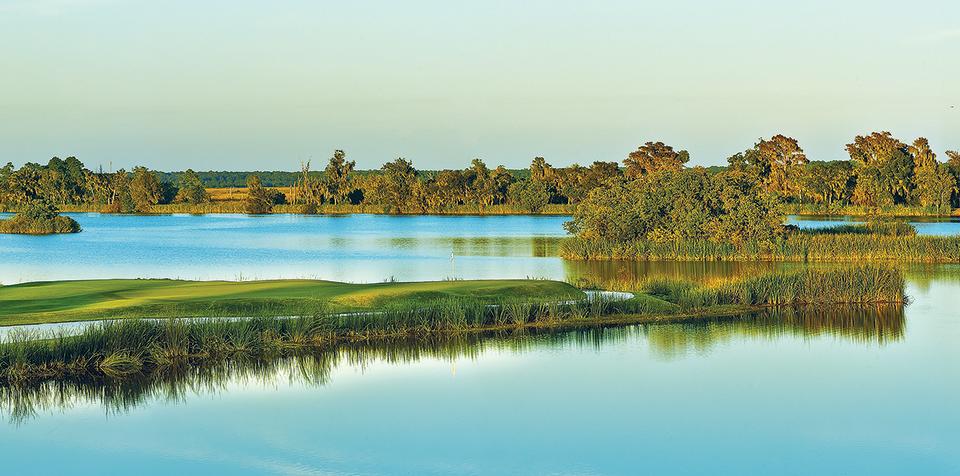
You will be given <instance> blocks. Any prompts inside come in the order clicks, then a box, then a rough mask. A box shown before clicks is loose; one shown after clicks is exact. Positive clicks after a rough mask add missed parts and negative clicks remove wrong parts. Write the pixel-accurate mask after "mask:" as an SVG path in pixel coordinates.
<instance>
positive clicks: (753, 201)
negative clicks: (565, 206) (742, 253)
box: [566, 167, 783, 244]
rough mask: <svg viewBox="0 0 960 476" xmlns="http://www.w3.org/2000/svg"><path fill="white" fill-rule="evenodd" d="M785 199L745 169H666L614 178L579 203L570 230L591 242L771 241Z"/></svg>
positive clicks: (779, 222)
mask: <svg viewBox="0 0 960 476" xmlns="http://www.w3.org/2000/svg"><path fill="white" fill-rule="evenodd" d="M782 220H783V214H782V211H781V210H780V206H779V202H778V201H777V200H776V199H775V198H773V197H772V196H771V195H770V194H767V193H763V192H762V190H760V189H759V187H758V185H757V183H756V181H755V180H753V176H752V175H750V174H748V173H745V172H742V171H730V172H726V173H720V174H711V173H709V172H708V171H706V170H705V169H703V168H699V167H698V168H694V169H684V170H680V171H672V170H664V171H660V172H657V173H653V174H647V175H645V176H642V177H641V178H638V179H635V180H623V179H614V180H609V181H607V182H606V184H605V186H603V187H598V188H595V189H593V190H592V191H591V192H590V194H589V195H588V197H587V199H586V200H585V201H584V202H583V203H581V204H580V206H578V207H577V210H576V212H575V213H574V216H573V220H572V221H571V222H568V223H567V224H566V227H567V229H568V231H570V232H572V233H576V234H577V235H578V236H580V237H581V238H585V239H589V240H605V241H615V242H624V241H632V240H636V239H646V240H651V241H656V242H678V241H682V240H698V239H702V240H712V241H717V242H728V243H735V244H742V243H745V242H769V241H770V240H771V239H772V238H773V237H774V236H776V235H777V234H778V233H779V232H780V230H781V225H780V224H781V223H782Z"/></svg>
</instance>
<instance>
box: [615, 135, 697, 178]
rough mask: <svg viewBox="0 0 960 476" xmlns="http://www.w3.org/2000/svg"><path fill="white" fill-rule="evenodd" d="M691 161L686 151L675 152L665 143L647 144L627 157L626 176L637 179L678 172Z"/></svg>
mask: <svg viewBox="0 0 960 476" xmlns="http://www.w3.org/2000/svg"><path fill="white" fill-rule="evenodd" d="M689 160H690V153H688V152H687V151H685V150H680V151H675V150H673V147H672V146H669V145H667V144H664V143H663V142H647V143H645V144H644V145H641V146H640V147H638V148H637V150H635V151H633V152H631V153H630V154H629V155H627V158H626V159H625V160H624V161H623V165H624V166H625V167H626V175H627V177H630V178H637V177H640V176H643V175H648V174H652V173H656V172H660V171H673V172H677V171H679V170H680V169H682V168H683V165H684V164H686V163H687V162H688V161H689Z"/></svg>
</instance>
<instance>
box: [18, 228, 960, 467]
mask: <svg viewBox="0 0 960 476" xmlns="http://www.w3.org/2000/svg"><path fill="white" fill-rule="evenodd" d="M75 217H76V218H77V219H78V220H79V221H80V222H81V224H82V225H83V226H84V228H85V231H84V232H83V233H81V234H79V235H71V236H56V237H22V236H2V235H0V267H2V268H0V280H2V281H3V282H4V283H13V282H19V281H30V280H36V279H65V278H96V277H108V276H109V277H182V278H189V279H214V278H221V279H240V278H243V279H252V278H272V277H318V278H324V279H337V280H347V281H382V280H384V279H388V278H389V277H391V276H393V277H394V278H396V279H398V280H410V279H442V278H446V277H463V278H474V277H490V278H507V277H526V276H531V277H545V278H554V279H570V280H575V279H577V278H578V277H581V276H585V275H589V276H593V277H612V276H636V275H649V274H658V275H663V276H672V277H688V278H691V279H696V280H699V281H711V280H717V279H724V278H727V277H730V276H736V275H747V274H752V273H757V272H761V271H764V270H766V269H769V268H771V267H789V266H799V265H796V264H768V263H571V262H565V261H563V260H560V259H558V258H555V257H552V256H551V255H552V253H553V252H554V251H555V249H556V248H555V247H556V242H557V239H558V238H560V237H562V236H563V229H562V223H563V222H564V221H565V220H566V218H564V217H523V216H508V217H419V216H417V217H387V216H371V215H354V216H343V217H303V216H289V215H276V216H266V217H246V216H220V215H208V216H161V217H153V216H147V217H123V216H108V215H97V214H89V215H88V214H80V215H75ZM801 224H803V223H801ZM805 226H806V225H805ZM809 226H814V225H813V224H809ZM936 226H937V230H936V233H960V224H958V223H956V222H941V223H938V224H937V225H936ZM942 227H946V228H942ZM944 230H946V231H944ZM921 231H923V229H921ZM451 255H453V259H451ZM904 270H905V274H906V279H907V293H908V294H909V295H910V296H911V298H912V302H911V304H909V305H908V306H906V307H905V308H892V309H891V308H882V309H881V308H867V309H863V308H858V309H852V310H849V309H848V310H843V309H836V310H834V309H806V310H802V311H792V312H787V311H784V312H778V313H772V314H771V313H764V314H758V315H755V316H750V317H749V318H746V319H716V320H711V321H706V322H696V323H677V324H659V325H642V326H626V327H619V328H608V329H594V330H584V331H568V332H554V333H546V332H544V333H531V334H527V335H524V336H512V337H504V336H486V337H484V338H477V337H470V338H462V339H454V340H451V341H449V342H437V343H429V344H427V343H421V344H414V343H411V344H409V345H406V346H396V347H391V348H383V347H357V348H345V349H341V350H340V351H338V352H332V353H324V354H316V355H305V356H300V357H297V358H289V359H284V360H283V361H276V362H242V363H238V364H235V365H230V366H224V367H212V368H199V369H195V370H194V371H191V372H183V373H174V374H171V375H168V376H165V377H164V378H163V379H158V380H151V381H141V382H128V383H124V384H116V383H111V382H85V383H71V382H62V383H60V384H58V385H48V386H44V387H41V388H32V389H22V390H16V391H15V390H13V389H10V388H0V416H2V417H3V419H4V422H0V448H2V450H0V454H2V455H3V459H4V461H3V463H2V464H3V469H4V472H5V473H7V474H56V473H65V474H171V473H181V474H197V473H201V474H263V473H268V474H307V475H312V474H450V473H459V474H544V473H553V474H731V475H734V474H736V475H739V474H853V475H860V474H863V475H883V474H924V475H940V474H944V475H946V474H960V458H958V453H957V448H958V447H960V431H958V428H960V408H958V406H957V402H958V401H960V350H958V349H960V346H958V345H957V342H960V319H958V318H960V315H958V312H957V310H956V305H955V303H956V296H958V295H960V266H958V265H938V266H925V265H917V266H907V267H904Z"/></svg>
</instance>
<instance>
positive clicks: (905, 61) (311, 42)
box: [0, 0, 960, 170]
mask: <svg viewBox="0 0 960 476" xmlns="http://www.w3.org/2000/svg"><path fill="white" fill-rule="evenodd" d="M873 130H889V131H891V132H893V133H894V134H895V135H896V136H898V137H900V138H901V139H903V140H912V139H913V138H915V137H918V136H924V137H927V138H928V139H929V140H930V142H931V144H932V146H933V147H934V149H935V150H936V151H938V152H939V153H940V156H941V157H943V154H942V152H943V150H945V149H960V2H958V1H957V0H916V1H912V2H904V1H902V0H900V1H883V0H872V1H867V0H844V1H838V0H830V1H826V0H811V1H805V2H797V1H789V2H786V1H775V0H767V1H753V0H727V1H723V2H716V1H692V0H672V1H669V2H666V1H602V0H600V1H597V0H595V1H580V2H573V1H540V0H525V1H523V2H517V1H499V0H485V1H475V2H474V1H466V0H465V1H449V0H447V1H418V0H408V1H403V2H396V1H355V2H343V1H338V2H324V1H284V0H276V1H243V0H232V1H218V0H209V1H202V2H198V1H182V0H165V1H162V2H157V1H139V0H126V1H122V0H0V162H2V163H5V162H7V161H11V162H13V163H15V164H17V165H19V164H22V163H24V162H28V161H31V162H46V160H48V159H49V158H50V157H52V156H60V157H66V156H70V155H74V156H77V157H78V158H80V159H81V160H82V161H84V162H85V163H86V164H87V166H89V167H91V168H94V167H96V166H97V165H102V166H103V167H104V169H107V168H108V167H110V168H112V169H118V168H121V167H125V168H128V169H129V168H130V167H132V166H133V165H146V166H148V167H150V168H154V169H158V170H181V169H184V168H188V167H190V168H193V169H196V170H294V169H298V168H299V164H300V162H301V161H305V160H312V161H313V162H314V164H317V165H320V166H321V167H322V164H323V163H325V162H326V160H327V159H328V158H329V157H330V155H331V154H332V151H333V150H334V149H344V150H345V151H346V152H347V155H348V157H349V158H350V159H353V160H356V161H357V166H358V168H361V169H369V168H377V167H379V165H380V164H382V163H384V162H386V161H389V160H392V159H394V158H396V157H406V158H407V159H410V160H412V161H413V162H414V164H415V165H416V166H417V167H418V168H422V169H438V168H463V167H466V165H467V164H468V163H469V161H470V160H471V159H472V158H474V157H479V158H482V159H484V160H485V161H486V162H487V163H488V165H491V166H494V165H497V164H504V165H506V166H508V167H522V166H526V165H528V164H529V163H530V160H531V159H532V158H533V157H534V156H538V155H539V156H544V157H546V158H547V160H548V162H550V163H552V164H554V165H556V166H565V165H569V164H571V163H580V164H589V163H591V162H593V161H595V160H617V161H619V160H622V159H623V158H624V157H626V155H627V154H628V153H629V152H630V151H632V150H635V149H636V147H637V146H638V145H640V144H642V143H644V142H646V141H650V140H654V141H656V140H662V141H664V142H666V143H668V144H672V145H674V146H675V147H677V148H683V149H687V150H689V151H690V154H691V164H692V165H719V164H723V163H725V158H726V157H728V156H729V155H731V154H733V153H735V152H737V151H741V150H743V149H746V148H748V147H750V146H751V145H752V144H753V143H754V142H755V141H756V140H757V139H758V138H760V137H769V136H771V135H773V134H777V133H783V134H786V135H789V136H792V137H795V138H797V139H798V140H799V141H800V145H801V146H802V147H803V148H804V149H805V151H806V152H807V155H808V157H810V158H811V159H820V160H832V159H842V158H846V156H845V152H844V148H843V146H844V144H846V143H848V142H850V141H851V140H852V138H853V137H854V136H855V135H857V134H864V133H868V132H870V131H873Z"/></svg>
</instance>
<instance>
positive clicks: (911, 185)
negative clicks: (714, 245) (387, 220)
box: [0, 132, 960, 234]
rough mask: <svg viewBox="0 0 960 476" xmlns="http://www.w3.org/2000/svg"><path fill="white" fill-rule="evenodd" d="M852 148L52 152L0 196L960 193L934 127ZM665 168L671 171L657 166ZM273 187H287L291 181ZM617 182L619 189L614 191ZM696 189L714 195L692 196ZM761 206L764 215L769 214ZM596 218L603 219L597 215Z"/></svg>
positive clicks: (379, 201) (269, 200)
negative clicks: (283, 164) (198, 156)
mask: <svg viewBox="0 0 960 476" xmlns="http://www.w3.org/2000/svg"><path fill="white" fill-rule="evenodd" d="M846 150H847V153H848V155H849V157H850V159H849V160H843V161H830V162H825V161H810V160H808V159H807V156H806V154H805V153H804V152H803V149H802V148H801V147H800V145H799V144H798V143H797V141H796V140H795V139H792V138H790V137H787V136H784V135H775V136H773V137H771V138H769V139H760V140H759V141H758V142H757V143H756V144H754V145H753V147H750V148H748V149H747V150H745V151H743V152H740V153H737V154H735V155H733V156H731V157H729V158H728V159H727V163H728V166H726V167H711V168H703V167H694V168H687V167H686V164H687V162H688V161H689V158H690V157H689V154H688V153H687V152H686V151H684V150H678V149H674V147H672V146H669V145H667V144H664V143H662V142H647V143H645V144H644V145H642V146H640V147H639V148H638V149H637V150H635V151H633V152H630V153H629V154H628V155H627V157H626V158H625V159H624V160H623V161H622V163H621V162H618V161H595V162H593V163H591V164H589V165H587V166H581V165H577V164H574V165H571V166H568V167H554V166H552V165H551V164H550V163H548V162H547V160H546V159H544V158H543V157H536V158H534V159H533V160H532V162H531V164H530V167H529V168H527V169H521V170H511V169H507V168H505V167H503V166H498V167H495V168H491V167H488V166H487V164H486V163H485V162H484V161H483V160H481V159H474V160H473V161H472V162H471V163H470V164H469V166H468V167H466V168H463V169H448V170H439V171H436V170H435V171H425V170H418V169H416V168H415V167H414V164H413V163H412V162H411V161H409V160H406V159H404V158H398V159H396V160H394V161H391V162H387V163H385V164H384V165H383V166H382V167H381V168H380V169H378V170H367V171H361V170H356V167H355V166H356V164H355V162H353V161H348V160H347V159H346V154H345V153H344V152H343V151H339V150H338V151H336V152H335V153H334V155H333V157H331V158H330V160H329V161H328V163H327V164H325V167H324V169H323V170H311V169H310V165H311V164H310V163H305V164H301V171H300V172H286V171H261V172H215V171H210V172H194V171H193V170H186V171H183V172H157V171H150V170H148V169H146V168H144V167H135V168H134V169H133V170H131V171H126V170H119V171H116V172H112V173H109V172H103V171H93V170H90V169H88V168H86V167H85V166H84V164H83V163H82V162H80V161H79V160H78V159H76V158H75V157H68V158H67V159H60V158H56V157H54V158H53V159H50V161H49V162H48V163H47V164H46V165H41V164H37V163H27V164H25V165H24V166H23V167H20V168H19V169H17V168H15V167H14V166H13V165H12V164H7V165H6V166H5V167H2V168H0V207H3V209H6V210H15V209H19V208H22V207H23V206H25V205H26V204H28V203H30V202H32V201H34V200H38V199H43V200H45V201H47V202H49V203H52V204H54V205H56V206H60V207H63V206H70V207H72V208H73V209H77V208H82V209H97V210H102V211H105V212H149V211H152V210H153V207H154V206H155V205H158V204H166V203H183V204H199V203H205V202H208V201H209V200H210V196H209V194H208V193H207V191H206V189H207V188H226V187H247V188H248V193H247V198H246V200H247V207H246V208H247V210H248V211H250V212H252V213H263V212H269V211H270V209H271V208H272V205H275V204H281V203H290V204H297V205H302V210H303V211H304V212H306V213H310V212H312V211H315V210H316V209H317V207H319V206H322V205H327V204H331V205H338V206H339V205H361V204H362V205H364V206H365V209H370V208H371V207H373V208H374V209H382V211H383V212H384V213H439V212H444V211H448V210H452V209H457V208H470V209H476V210H477V211H479V212H483V210H484V209H485V208H487V207H491V206H494V205H497V206H501V208H502V207H504V206H506V207H511V208H513V209H517V210H523V211H530V212H538V211H540V210H542V209H543V208H544V207H546V206H547V205H550V204H560V205H577V204H580V203H581V202H583V201H586V200H588V199H589V198H590V197H591V192H592V191H594V190H597V189H600V190H602V191H603V192H601V193H598V194H596V197H595V200H594V201H598V200H599V201H604V200H606V201H608V202H610V201H612V202H616V201H617V200H620V199H629V200H633V201H636V200H639V199H641V198H643V199H644V200H647V202H649V203H651V204H658V203H661V202H663V203H665V201H664V200H660V201H658V200H655V199H653V198H655V197H649V196H647V195H644V193H646V192H644V190H645V188H646V187H653V188H661V189H663V190H670V193H672V194H676V195H674V196H673V197H666V198H678V199H681V200H688V201H689V200H694V201H695V202H696V204H697V206H704V207H708V208H709V207H713V208H716V207H723V206H728V205H729V203H728V204H727V205H723V203H722V202H723V201H724V197H723V196H722V195H723V194H728V195H729V194H735V195H737V196H742V197H746V198H749V200H746V202H744V205H745V206H746V205H749V206H753V207H754V208H756V207H757V206H761V205H762V208H763V207H766V206H767V202H768V200H772V201H773V202H776V203H780V204H782V203H788V204H800V205H809V206H813V207H815V208H819V209H822V210H823V211H825V212H830V211H831V210H834V211H835V210H839V209H840V208H841V207H844V206H848V205H854V206H859V207H875V208H877V209H880V208H889V207H897V206H910V207H919V208H923V209H925V210H929V211H931V212H932V213H946V212H949V211H950V210H951V208H952V207H957V206H958V205H960V194H958V181H960V153H957V152H954V151H947V152H945V154H944V155H945V157H946V158H947V161H946V162H941V161H939V160H938V158H937V154H936V153H934V151H933V150H932V149H931V148H930V145H929V144H928V142H927V140H926V139H924V138H918V139H916V140H914V141H912V142H910V143H906V142H903V141H901V140H899V139H897V138H895V137H893V136H892V135H891V134H890V133H888V132H874V133H871V134H868V135H864V136H857V137H856V138H854V140H853V142H851V143H850V144H848V145H847V146H846ZM685 171H690V172H691V173H693V175H689V174H687V173H686V172H685ZM680 172H684V173H680ZM678 173H679V175H677V174H678ZM663 174H673V175H672V176H671V177H674V178H667V179H663V178H662V177H661V178H658V179H655V180H654V179H653V178H652V177H655V176H656V177H660V176H662V175H663ZM718 177H719V178H718ZM664 180H667V182H664ZM677 180H679V182H676V183H674V182H675V181H677ZM632 182H636V183H632ZM274 187H284V193H280V192H279V191H277V190H274V189H273V188H274ZM624 187H626V188H624ZM614 191H619V192H618V193H619V196H614V195H610V194H611V192H614ZM657 193H660V195H662V193H661V192H657ZM604 194H606V196H604ZM698 195H707V197H706V198H705V199H703V200H696V197H697V196H698ZM644 197H645V198H644ZM728 201H729V200H728ZM751 203H752V204H753V205H750V204H751ZM771 203H772V202H771ZM658 206H659V205H658ZM697 210H699V208H698V209H697ZM660 212H662V213H667V212H668V211H665V210H661V211H660ZM757 213H758V214H757V215H756V216H755V217H756V218H759V217H760V216H761V215H763V214H764V213H762V212H757ZM581 224H584V223H583V221H582V220H581ZM597 226H605V225H603V224H601V223H599V222H598V224H597ZM723 228H724V227H719V228H718V230H719V229H723ZM601 234H603V233H601Z"/></svg>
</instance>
